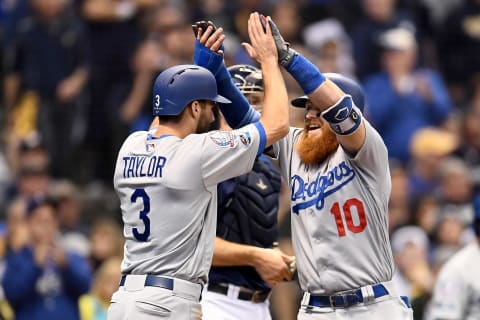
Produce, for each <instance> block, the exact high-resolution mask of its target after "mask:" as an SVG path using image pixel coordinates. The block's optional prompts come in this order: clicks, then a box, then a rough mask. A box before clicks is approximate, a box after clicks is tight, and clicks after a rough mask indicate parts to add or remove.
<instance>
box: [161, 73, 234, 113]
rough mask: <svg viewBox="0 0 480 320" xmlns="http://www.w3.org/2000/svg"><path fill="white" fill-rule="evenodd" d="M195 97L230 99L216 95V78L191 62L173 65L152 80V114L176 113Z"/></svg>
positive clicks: (202, 98) (216, 100)
mask: <svg viewBox="0 0 480 320" xmlns="http://www.w3.org/2000/svg"><path fill="white" fill-rule="evenodd" d="M195 100H210V101H215V102H221V103H230V102H231V101H230V100H228V99H227V98H225V97H222V96H221V95H219V94H218V92H217V82H216V81H215V77H214V76H213V74H212V73H211V72H210V71H208V70H207V69H205V68H203V67H200V66H196V65H190V64H185V65H178V66H174V67H171V68H168V69H166V70H165V71H163V72H162V73H160V75H158V77H157V79H155V83H154V85H153V115H154V116H176V115H178V114H180V113H181V112H182V111H183V109H185V107H186V106H187V105H188V104H189V103H191V102H192V101H195Z"/></svg>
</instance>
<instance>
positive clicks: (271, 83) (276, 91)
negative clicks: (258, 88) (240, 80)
mask: <svg viewBox="0 0 480 320" xmlns="http://www.w3.org/2000/svg"><path fill="white" fill-rule="evenodd" d="M262 74H263V83H264V87H265V100H264V103H263V112H262V117H261V118H260V121H261V123H262V125H263V127H264V128H265V132H266V134H267V143H266V145H267V146H270V145H272V143H274V142H275V141H277V140H279V139H281V138H282V137H284V136H285V135H286V134H287V133H288V130H289V118H288V109H289V104H288V94H287V89H286V87H285V82H284V80H283V76H282V73H281V72H280V68H279V65H278V63H277V61H275V60H268V61H266V62H265V63H262Z"/></svg>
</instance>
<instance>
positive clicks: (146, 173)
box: [122, 156, 167, 178]
mask: <svg viewBox="0 0 480 320" xmlns="http://www.w3.org/2000/svg"><path fill="white" fill-rule="evenodd" d="M122 160H123V177H124V178H139V177H156V178H159V177H162V174H163V168H164V167H165V165H166V163H167V158H165V157H162V156H149V157H147V156H128V157H123V158H122Z"/></svg>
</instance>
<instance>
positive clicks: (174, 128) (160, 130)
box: [153, 123, 193, 139]
mask: <svg viewBox="0 0 480 320" xmlns="http://www.w3.org/2000/svg"><path fill="white" fill-rule="evenodd" d="M192 133H193V131H192V130H190V129H189V128H187V127H186V126H182V125H181V124H180V123H178V124H164V125H159V126H158V127H157V130H156V131H155V133H154V134H153V136H154V137H156V138H158V137H160V136H163V135H172V136H175V137H179V138H181V139H183V138H185V137H186V136H188V135H189V134H192Z"/></svg>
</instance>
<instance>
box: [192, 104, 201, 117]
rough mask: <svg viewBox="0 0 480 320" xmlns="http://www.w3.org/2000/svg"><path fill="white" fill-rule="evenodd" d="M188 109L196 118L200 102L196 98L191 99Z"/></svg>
mask: <svg viewBox="0 0 480 320" xmlns="http://www.w3.org/2000/svg"><path fill="white" fill-rule="evenodd" d="M190 111H191V112H192V116H193V117H194V118H197V117H198V116H199V114H200V102H199V101H198V100H194V101H192V103H191V104H190Z"/></svg>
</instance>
